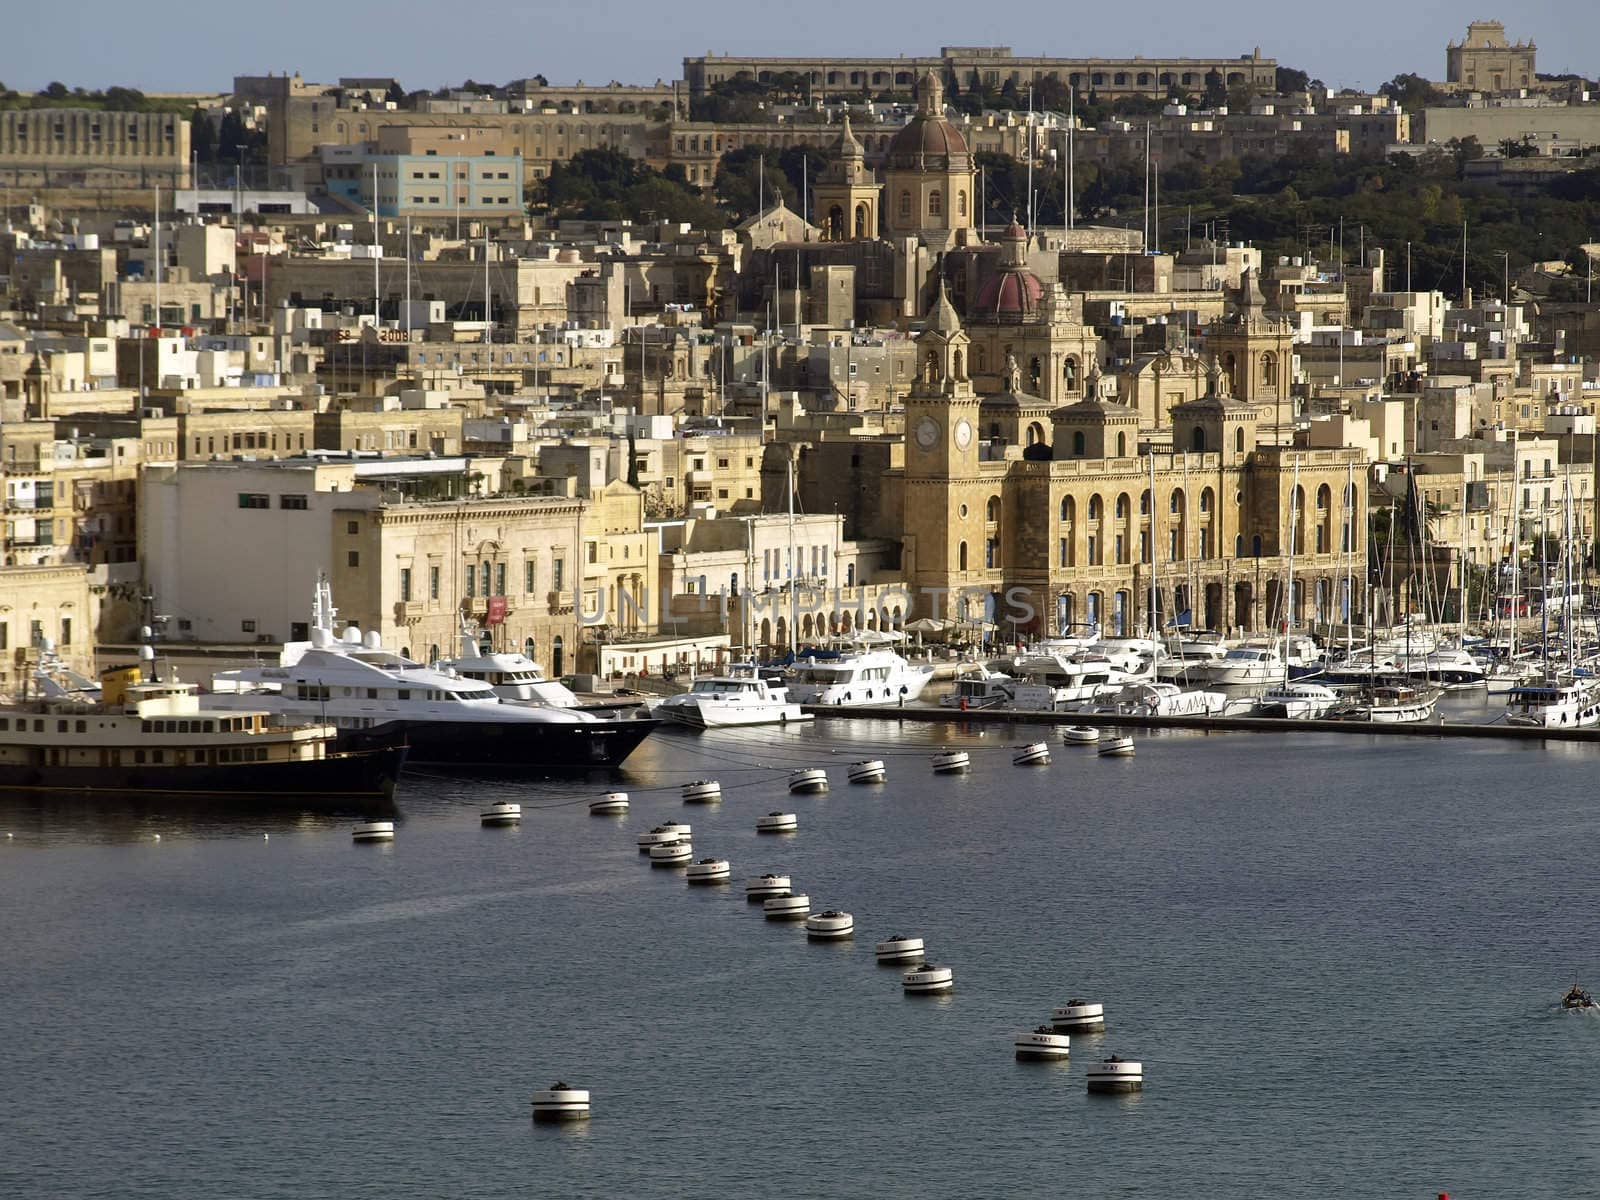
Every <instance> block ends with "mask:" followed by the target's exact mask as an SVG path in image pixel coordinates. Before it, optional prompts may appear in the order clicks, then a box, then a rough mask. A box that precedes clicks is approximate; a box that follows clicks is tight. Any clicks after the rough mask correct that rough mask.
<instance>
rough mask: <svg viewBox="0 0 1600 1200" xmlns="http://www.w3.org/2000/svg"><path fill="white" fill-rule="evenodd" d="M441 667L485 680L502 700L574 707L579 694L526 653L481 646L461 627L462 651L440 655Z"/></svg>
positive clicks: (555, 706)
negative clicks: (551, 676)
mask: <svg viewBox="0 0 1600 1200" xmlns="http://www.w3.org/2000/svg"><path fill="white" fill-rule="evenodd" d="M438 666H439V669H440V670H441V671H454V672H455V673H456V674H457V675H459V676H461V678H463V679H472V680H476V681H477V682H478V683H486V684H488V685H489V687H490V688H492V689H493V690H494V694H495V695H496V696H499V697H500V699H502V700H513V701H516V702H518V703H521V704H543V705H545V706H547V707H549V708H577V707H579V701H578V697H577V696H576V695H574V694H573V692H572V690H571V689H570V688H568V687H567V686H566V685H565V684H563V683H561V682H559V681H558V680H554V679H546V678H545V676H544V669H543V668H542V667H540V666H539V664H538V663H536V662H534V661H533V659H531V658H529V657H528V656H527V655H525V654H520V653H518V652H516V651H511V652H509V653H500V652H494V651H484V650H482V649H480V647H479V645H478V640H477V638H476V637H475V636H473V634H472V633H471V632H470V631H469V630H465V629H463V630H462V631H461V653H460V655H459V656H458V657H456V658H446V659H441V660H440V662H439V664H438Z"/></svg>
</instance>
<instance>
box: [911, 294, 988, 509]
mask: <svg viewBox="0 0 1600 1200" xmlns="http://www.w3.org/2000/svg"><path fill="white" fill-rule="evenodd" d="M970 352H971V344H970V342H969V341H968V339H967V333H966V330H964V329H963V328H962V327H961V318H960V317H958V316H957V315H956V310H955V306H954V305H952V304H951V303H950V296H949V294H948V293H947V292H946V291H945V286H944V276H943V274H941V275H940V276H939V294H938V296H937V298H935V300H934V302H933V308H932V309H931V310H930V311H929V313H928V325H927V329H926V331H925V332H924V333H923V334H922V336H921V337H919V338H918V339H917V375H916V379H915V380H914V381H913V382H912V385H911V394H910V395H909V396H907V397H906V441H907V445H906V474H907V475H908V476H920V477H923V478H933V479H953V478H954V479H963V478H970V477H972V476H974V475H976V474H977V470H978V405H979V402H978V394H977V392H976V391H975V390H974V389H973V387H972V380H971V378H970V377H969V376H968V374H967V363H968V359H969V355H970Z"/></svg>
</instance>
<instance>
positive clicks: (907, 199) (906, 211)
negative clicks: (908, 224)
mask: <svg viewBox="0 0 1600 1200" xmlns="http://www.w3.org/2000/svg"><path fill="white" fill-rule="evenodd" d="M900 215H901V216H902V217H903V218H905V219H906V220H908V221H909V220H910V219H911V193H910V192H901V193H900Z"/></svg>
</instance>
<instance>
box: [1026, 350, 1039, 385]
mask: <svg viewBox="0 0 1600 1200" xmlns="http://www.w3.org/2000/svg"><path fill="white" fill-rule="evenodd" d="M1039 371H1040V366H1039V356H1038V355H1037V354H1035V355H1034V356H1033V357H1032V358H1031V359H1029V360H1028V378H1030V379H1031V380H1033V387H1034V390H1035V391H1037V390H1038V387H1039Z"/></svg>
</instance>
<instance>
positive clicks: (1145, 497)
mask: <svg viewBox="0 0 1600 1200" xmlns="http://www.w3.org/2000/svg"><path fill="white" fill-rule="evenodd" d="M1139 515H1140V516H1141V517H1148V516H1149V515H1150V489H1149V488H1145V490H1144V491H1142V492H1140V493H1139Z"/></svg>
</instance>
